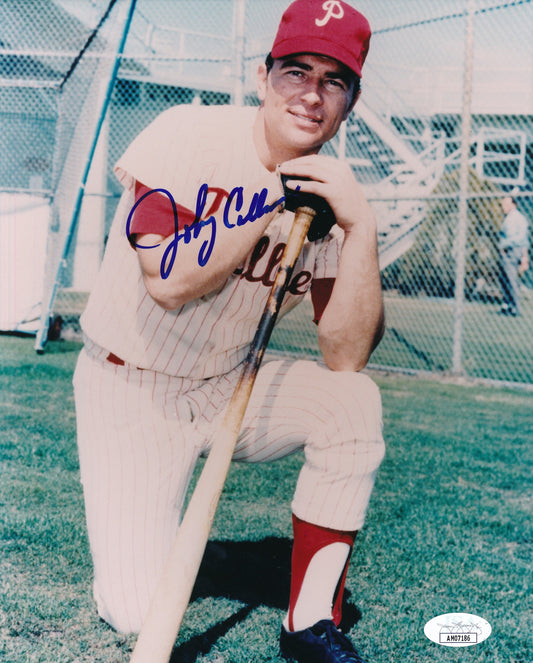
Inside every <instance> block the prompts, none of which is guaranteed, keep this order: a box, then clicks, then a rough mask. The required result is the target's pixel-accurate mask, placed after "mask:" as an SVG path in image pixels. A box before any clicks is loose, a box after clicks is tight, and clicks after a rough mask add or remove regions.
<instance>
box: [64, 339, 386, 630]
mask: <svg viewBox="0 0 533 663" xmlns="http://www.w3.org/2000/svg"><path fill="white" fill-rule="evenodd" d="M105 354H106V353H104V351H101V352H98V351H95V350H94V349H92V350H91V354H89V352H87V350H86V349H84V350H83V351H82V352H81V354H80V357H79V359H78V364H77V367H76V372H75V375H74V392H75V401H76V416H77V426H78V449H79V458H80V470H81V480H82V484H83V490H84V497H85V509H86V518H87V527H88V534H89V542H90V546H91V553H92V557H93V563H94V596H95V599H96V602H97V605H98V612H99V614H100V616H101V617H102V618H103V619H105V620H106V621H107V622H109V623H110V624H111V625H112V626H113V627H114V628H116V629H117V630H119V631H122V632H136V631H138V630H139V629H140V627H141V625H142V622H143V620H144V617H145V615H146V612H147V610H148V606H149V603H150V598H151V595H152V593H153V591H154V589H155V586H156V584H157V580H158V577H159V574H160V572H161V570H162V568H163V566H164V563H165V560H166V556H167V554H168V552H169V550H170V547H171V545H172V542H173V540H174V536H175V534H176V531H177V528H178V526H179V520H180V516H181V510H182V506H183V502H184V499H185V494H186V491H187V487H188V484H189V481H190V479H191V475H192V472H193V470H194V467H195V464H196V462H197V460H198V458H199V457H200V456H201V455H204V454H207V453H208V451H209V447H210V443H211V440H212V439H213V436H214V435H216V430H217V426H218V425H219V422H220V420H221V418H222V416H223V411H224V408H225V406H226V404H227V402H228V401H229V399H230V398H231V394H232V393H233V388H234V386H235V384H236V382H237V380H238V377H239V373H240V370H239V369H237V370H235V371H232V372H231V373H229V374H227V375H224V376H220V377H216V378H212V379H210V380H197V381H195V380H189V379H184V378H172V377H169V376H167V375H161V374H157V373H154V372H152V371H145V370H139V369H137V368H134V367H131V366H128V365H125V366H117V365H114V364H111V363H109V362H108V361H106V360H105ZM381 428H382V423H381V401H380V396H379V391H378V388H377V387H376V385H375V384H374V383H373V382H372V380H370V378H368V377H367V376H365V375H363V374H361V373H351V372H333V371H330V370H329V369H327V368H325V367H324V366H321V365H319V364H317V363H315V362H311V361H296V362H294V361H287V360H280V361H277V360H276V361H270V362H266V363H264V364H263V366H262V367H261V369H260V371H259V373H258V376H257V379H256V382H255V385H254V389H253V392H252V396H251V398H250V402H249V405H248V409H247V412H246V415H245V419H244V422H243V427H242V430H241V435H240V437H239V440H238V442H237V445H236V449H235V454H234V459H235V460H238V461H245V462H266V461H273V460H276V459H279V458H282V457H284V456H287V455H288V454H291V453H293V452H295V451H296V450H298V449H301V448H304V454H305V461H304V464H303V467H302V469H301V472H300V475H299V478H298V482H297V485H296V488H295V494H294V499H293V502H292V509H293V512H294V513H295V514H296V515H297V516H298V517H299V518H301V519H303V520H306V521H308V522H312V523H315V524H317V525H321V526H325V527H330V528H333V529H338V530H357V529H360V527H361V526H362V524H363V521H364V516H365V512H366V508H367V506H368V502H369V499H370V494H371V491H372V488H373V485H374V480H375V476H376V472H377V469H378V467H379V464H380V462H381V460H382V458H383V455H384V443H383V438H382V434H381Z"/></svg>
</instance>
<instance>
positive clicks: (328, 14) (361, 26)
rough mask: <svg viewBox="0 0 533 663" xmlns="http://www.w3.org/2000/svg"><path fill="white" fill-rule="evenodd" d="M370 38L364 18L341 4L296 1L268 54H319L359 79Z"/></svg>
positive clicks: (338, 0)
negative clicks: (341, 65)
mask: <svg viewBox="0 0 533 663" xmlns="http://www.w3.org/2000/svg"><path fill="white" fill-rule="evenodd" d="M370 35H371V30H370V25H369V23H368V21H367V20H366V18H365V17H364V16H363V15H362V14H361V13H359V12H358V11H357V10H356V9H354V8H353V7H351V6H350V5H349V4H347V3H346V2H342V0H295V1H294V2H293V3H291V4H290V5H289V7H288V8H287V9H286V10H285V12H284V13H283V16H282V17H281V22H280V24H279V28H278V32H277V34H276V38H275V39H274V44H273V46H272V51H271V54H272V57H273V58H283V57H285V56H286V55H292V54H294V53H319V54H320V55H327V56H329V57H330V58H335V60H338V61H339V62H342V64H344V65H346V66H347V67H348V68H349V69H351V70H352V71H354V72H355V73H356V74H357V75H358V76H361V72H362V69H363V63H364V61H365V58H366V55H367V53H368V47H369V44H370Z"/></svg>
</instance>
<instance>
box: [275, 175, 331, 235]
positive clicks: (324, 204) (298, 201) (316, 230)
mask: <svg viewBox="0 0 533 663" xmlns="http://www.w3.org/2000/svg"><path fill="white" fill-rule="evenodd" d="M280 179H281V185H282V186H283V193H284V194H285V209H288V210H289V212H296V210H297V209H298V207H311V208H312V209H314V210H315V212H316V214H315V218H314V219H313V220H312V221H311V225H310V227H309V230H308V231H307V239H308V240H309V241H310V242H314V241H315V240H317V239H321V238H322V237H325V236H326V235H327V234H328V233H329V231H330V230H331V228H332V227H333V226H334V225H335V223H336V219H335V214H333V210H332V209H331V207H330V206H329V203H328V201H327V200H325V198H322V197H321V196H317V195H316V194H315V193H306V192H305V191H300V190H298V191H295V190H294V189H289V188H288V187H287V186H286V184H287V181H288V180H302V181H303V180H309V179H310V178H309V177H295V176H292V177H289V176H288V175H283V174H282V173H280Z"/></svg>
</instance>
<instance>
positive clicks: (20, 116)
mask: <svg viewBox="0 0 533 663" xmlns="http://www.w3.org/2000/svg"><path fill="white" fill-rule="evenodd" d="M287 4H288V0H270V1H269V2H264V1H262V0H137V2H134V1H133V0H111V1H109V0H55V1H52V0H35V1H34V2H31V3H30V2H24V1H23V0H3V1H2V3H0V34H1V37H0V39H1V43H0V117H1V121H2V134H1V139H0V140H1V141H2V143H1V144H2V153H1V159H0V164H1V165H0V206H1V209H0V213H1V215H0V219H1V222H2V224H3V225H2V228H3V233H2V234H3V236H4V237H7V239H6V241H5V242H4V248H3V249H2V267H0V269H1V270H2V281H3V282H4V283H7V284H8V290H9V292H8V293H6V294H5V295H4V296H3V298H2V301H0V326H1V327H2V328H6V327H9V328H12V329H13V328H16V329H30V330H31V329H33V330H34V331H35V328H36V327H37V328H38V330H37V335H38V339H39V329H40V330H41V334H42V331H43V329H47V327H48V322H49V320H50V319H51V317H52V316H54V315H58V314H60V315H61V316H63V318H64V319H65V318H67V317H68V316H74V318H75V316H76V315H77V314H78V313H79V311H80V310H81V308H82V307H83V303H84V301H85V299H86V296H87V292H88V291H89V290H90V287H91V284H92V280H93V279H94V275H95V273H96V271H97V269H98V266H99V263H100V260H101V257H102V254H103V250H104V246H105V241H106V236H107V232H108V229H109V226H110V223H111V220H112V217H113V213H114V210H115V207H116V204H117V201H118V197H119V195H120V191H121V189H120V185H119V183H118V181H117V180H116V178H115V176H114V175H113V173H112V167H113V164H114V163H115V161H116V160H117V158H118V157H119V156H120V154H121V153H122V152H123V151H124V149H125V148H126V146H127V145H128V144H129V142H130V141H131V140H132V139H133V137H134V136H135V135H136V134H137V133H138V132H139V131H140V130H141V129H142V128H144V127H145V126H146V125H147V124H148V123H149V122H150V121H151V120H152V119H153V118H154V117H155V116H156V115H157V114H159V113H160V112H161V111H162V110H164V109H165V108H167V107H169V106H171V105H174V104H227V103H235V104H257V103H258V102H257V97H256V94H255V71H256V69H257V65H258V64H259V63H260V62H262V61H263V60H264V57H265V55H266V54H267V53H268V50H269V48H270V45H271V43H272V40H273V36H274V34H275V30H276V27H277V23H278V21H279V18H280V16H281V13H282V11H283V10H284V9H285V7H286V6H287ZM353 4H354V6H356V7H357V8H358V9H360V10H361V11H362V12H363V13H365V15H366V16H367V17H368V18H369V20H370V23H371V25H372V27H373V37H372V42H371V49H370V54H369V57H368V59H367V63H366V65H365V72H364V80H363V93H362V97H361V99H360V101H359V102H358V104H357V105H356V108H355V110H354V111H353V112H352V114H351V115H350V117H349V118H348V121H347V122H346V123H345V126H343V128H342V130H341V131H340V132H339V135H338V136H337V137H336V138H335V139H334V140H333V141H332V142H331V144H329V145H327V146H326V147H325V150H326V151H327V152H329V153H331V154H334V155H336V156H338V158H340V159H345V160H347V161H348V162H349V163H350V165H351V167H352V168H353V170H354V173H355V174H356V176H357V178H358V179H359V181H360V182H361V183H362V185H363V186H364V188H365V190H366V193H367V195H368V198H369V200H370V201H371V204H372V206H373V208H374V210H375V213H376V216H377V219H378V226H379V242H380V264H381V269H382V279H383V286H384V294H385V306H386V315H387V323H388V326H387V332H386V334H385V337H384V339H383V341H382V343H381V344H380V346H379V348H378V349H377V350H376V352H375V353H374V355H373V356H372V360H371V361H372V365H374V366H379V367H382V368H388V369H398V370H409V371H430V372H433V373H437V374H442V373H453V374H456V375H467V376H472V377H477V378H486V379H489V380H498V381H505V382H513V383H514V382H516V383H521V384H526V385H530V384H533V335H532V334H531V328H532V324H533V277H532V273H533V269H529V270H526V271H525V272H524V273H521V274H520V276H519V283H518V298H519V302H518V305H519V315H516V316H515V315H511V314H505V315H504V314H502V313H501V312H500V311H501V308H502V304H503V303H504V291H505V288H504V289H502V277H501V275H502V269H501V267H502V254H501V252H500V249H499V236H500V229H501V225H502V222H503V219H504V215H503V211H502V207H501V201H502V198H503V197H504V196H505V195H507V194H509V193H512V194H513V195H514V197H515V199H516V201H517V204H518V209H519V210H520V211H521V212H522V213H523V214H524V215H525V216H526V218H527V219H528V221H529V225H530V227H531V222H532V221H533V196H532V191H533V173H532V162H533V159H532V157H533V147H532V146H533V115H532V112H531V109H532V108H533V46H532V44H533V39H532V37H533V8H532V2H531V0H515V1H508V2H502V1H500V2H498V1H497V0H440V1H436V0H434V1H432V2H427V1H426V0H398V1H397V2H394V3H392V2H387V1H386V0H358V1H357V2H355V0H354V2H353ZM130 20H131V22H130ZM126 37H127V39H126ZM123 46H124V53H123V56H122V57H120V55H121V51H122V47H123ZM119 63H120V67H118V64H119ZM115 74H116V76H115ZM96 136H99V139H98V143H97V144H96V143H95V139H96ZM89 166H91V169H90V171H89V170H88V167H89ZM48 217H49V222H48ZM36 238H39V239H38V240H37V239H36ZM46 241H47V243H48V249H47V251H46V252H45V251H44V249H43V242H44V243H46ZM22 247H24V251H22ZM22 255H24V260H25V261H26V264H25V265H22V266H21V265H20V264H19V262H20V261H18V259H17V260H15V259H14V258H13V256H18V257H20V256H22ZM30 281H32V283H33V285H32V287H31V288H28V283H29V282H30ZM38 283H40V284H41V285H42V283H44V284H45V289H44V294H42V293H41V288H40V287H38V286H37V284H38ZM503 285H504V286H505V283H503ZM2 302H3V303H2ZM309 306H310V305H308V304H305V303H304V305H303V306H301V307H298V309H296V311H294V312H293V313H292V314H290V315H289V316H287V317H285V318H283V319H282V320H281V321H280V323H279V326H278V329H277V331H276V332H275V334H274V337H273V339H272V347H273V348H274V349H276V350H277V351H279V352H288V353H294V354H298V353H301V352H306V353H310V354H318V349H317V347H316V341H315V336H316V332H315V329H314V328H313V324H312V323H311V322H310V318H311V315H310V313H309V310H308V309H309ZM506 312H507V313H513V311H512V310H511V311H509V310H507V311H506ZM39 313H40V314H41V317H42V321H41V323H40V325H39V324H36V323H35V321H34V322H31V320H32V319H34V320H35V319H37V318H38V317H39ZM41 340H43V339H41ZM39 344H40V342H39V340H38V342H37V344H36V345H37V346H39Z"/></svg>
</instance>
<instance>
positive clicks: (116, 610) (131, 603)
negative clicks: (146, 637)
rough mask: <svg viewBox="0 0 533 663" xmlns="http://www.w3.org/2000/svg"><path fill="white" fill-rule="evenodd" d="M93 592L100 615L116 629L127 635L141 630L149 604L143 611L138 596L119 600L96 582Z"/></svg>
mask: <svg viewBox="0 0 533 663" xmlns="http://www.w3.org/2000/svg"><path fill="white" fill-rule="evenodd" d="M93 593H94V598H95V601H96V605H97V609H98V616H99V617H100V618H101V619H103V620H104V621H105V622H107V623H108V624H109V625H110V626H111V627H112V628H113V629H115V631H118V632H119V633H123V634H125V635H126V634H128V633H139V632H140V630H141V627H142V625H143V621H144V617H145V613H147V612H148V606H146V610H145V612H144V613H141V610H140V608H139V604H138V600H137V597H130V598H131V600H126V601H117V600H115V597H113V596H112V595H111V594H110V595H109V596H105V595H104V593H103V592H101V591H100V590H99V588H98V586H97V585H96V584H95V587H94V591H93Z"/></svg>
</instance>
